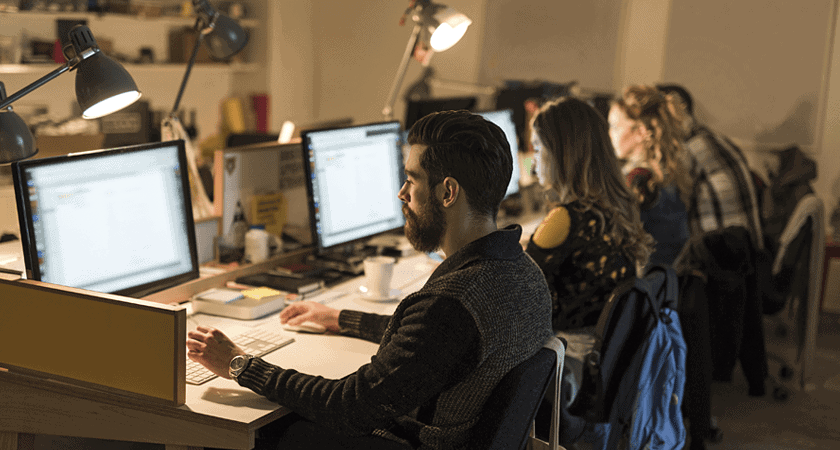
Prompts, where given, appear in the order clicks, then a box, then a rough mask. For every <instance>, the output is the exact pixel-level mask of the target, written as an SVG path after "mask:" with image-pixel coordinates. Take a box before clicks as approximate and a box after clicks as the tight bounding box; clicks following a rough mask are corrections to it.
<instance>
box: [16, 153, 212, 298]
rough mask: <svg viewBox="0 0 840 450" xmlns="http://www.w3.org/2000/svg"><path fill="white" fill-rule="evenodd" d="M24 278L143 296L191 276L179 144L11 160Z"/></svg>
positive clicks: (194, 264) (192, 245)
mask: <svg viewBox="0 0 840 450" xmlns="http://www.w3.org/2000/svg"><path fill="white" fill-rule="evenodd" d="M12 177H13V179H14V185H15V197H16V202H17V209H18V219H19V221H20V231H21V245H22V247H23V253H24V260H25V264H26V269H27V277H28V278H30V279H34V280H40V281H45V282H49V283H54V284H60V285H64V286H70V287H76V288H83V289H88V290H93V291H98V292H105V293H113V294H120V295H126V296H131V297H138V298H139V297H142V296H145V295H148V294H151V293H153V292H157V291H159V290H163V289H165V288H167V287H170V286H173V285H176V284H179V283H183V282H185V281H187V280H191V279H194V278H198V257H197V250H196V240H195V224H194V222H193V215H192V202H191V200H190V188H189V177H188V171H187V159H186V153H185V150H184V141H180V140H179V141H170V142H156V143H152V144H139V145H134V146H127V147H121V148H115V149H110V150H97V151H91V152H84V153H71V154H69V155H65V156H56V157H51V158H44V159H35V160H28V161H20V162H16V163H14V164H12Z"/></svg>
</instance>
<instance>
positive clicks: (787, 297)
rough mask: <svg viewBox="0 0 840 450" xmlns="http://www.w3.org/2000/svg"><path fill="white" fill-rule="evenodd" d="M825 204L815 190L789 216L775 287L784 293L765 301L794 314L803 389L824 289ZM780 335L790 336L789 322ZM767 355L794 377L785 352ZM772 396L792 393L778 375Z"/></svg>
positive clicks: (777, 312) (776, 311)
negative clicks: (770, 300)
mask: <svg viewBox="0 0 840 450" xmlns="http://www.w3.org/2000/svg"><path fill="white" fill-rule="evenodd" d="M823 215H824V205H823V202H822V200H820V199H819V198H818V197H817V196H815V195H813V194H808V195H805V196H803V197H802V198H801V199H800V200H799V201H798V202H797V204H796V207H795V209H794V211H793V213H792V214H791V216H790V218H789V219H788V221H787V223H786V224H785V227H784V229H783V231H782V234H781V237H780V238H779V242H778V250H777V251H776V254H775V255H774V258H773V266H772V270H771V273H772V281H773V283H772V287H773V291H774V292H776V293H777V294H778V295H780V297H778V296H777V297H776V298H773V300H772V303H770V304H768V302H765V313H766V314H768V315H771V316H774V317H776V318H777V319H783V317H779V316H786V317H787V318H788V319H791V318H795V319H796V322H795V325H796V331H797V332H796V336H797V342H796V343H797V356H796V360H797V361H798V362H799V364H800V373H799V375H800V388H801V389H804V388H805V385H806V382H807V379H808V376H809V373H810V370H811V366H812V364H813V360H814V347H815V345H816V335H817V320H818V315H819V303H820V298H821V294H822V292H821V291H822V272H823V271H822V264H823V257H824V252H825V230H824V221H823ZM775 334H776V335H777V336H780V337H784V336H786V335H787V334H788V333H787V324H786V323H785V321H784V320H782V323H781V324H778V325H777V326H776V331H775ZM768 359H769V360H773V361H776V362H779V363H780V365H781V367H780V370H779V378H780V379H781V380H789V379H791V378H793V375H794V371H793V369H792V365H791V364H789V363H787V362H786V361H785V360H784V358H782V357H781V356H780V355H776V354H772V353H768ZM770 381H771V382H772V383H773V384H774V388H773V397H774V398H775V399H776V400H780V401H783V400H786V399H787V398H788V396H789V394H790V392H789V390H788V389H787V388H785V387H784V386H783V385H782V383H781V382H780V380H779V379H777V378H776V377H773V376H770Z"/></svg>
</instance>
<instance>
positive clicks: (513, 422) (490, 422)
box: [469, 337, 565, 450]
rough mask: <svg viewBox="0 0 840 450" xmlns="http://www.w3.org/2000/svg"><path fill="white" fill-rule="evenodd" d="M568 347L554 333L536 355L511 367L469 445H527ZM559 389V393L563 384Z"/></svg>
mask: <svg viewBox="0 0 840 450" xmlns="http://www.w3.org/2000/svg"><path fill="white" fill-rule="evenodd" d="M564 350H565V346H564V345H563V343H562V342H561V341H560V340H559V339H557V338H555V337H552V338H551V339H549V341H548V342H547V343H546V344H545V345H544V346H543V348H541V349H540V350H539V351H538V352H537V353H536V354H535V355H534V356H532V357H531V358H529V359H527V360H525V361H523V362H522V363H520V364H519V365H518V366H516V367H514V368H513V369H511V370H510V372H508V373H507V374H506V375H505V376H504V377H503V378H502V380H501V381H500V382H499V384H498V385H496V387H495V388H494V389H493V392H492V393H491V394H490V397H489V398H488V399H487V403H486V404H485V405H484V410H483V411H482V413H481V417H480V418H479V420H478V423H477V424H476V425H475V427H474V428H473V433H472V434H473V438H472V440H471V442H470V445H469V448H473V449H483V450H484V449H486V450H502V449H505V450H510V449H519V450H521V449H523V448H525V444H526V443H527V442H528V436H529V432H531V430H532V429H533V424H534V417H535V416H536V414H537V409H538V408H539V406H540V403H541V402H542V399H543V397H544V396H545V393H546V391H547V390H548V387H549V385H550V384H552V383H555V384H557V383H556V380H558V379H559V377H558V376H557V375H558V374H559V373H560V370H562V369H561V367H562V364H563V356H564ZM556 391H557V392H558V393H559V384H557V386H556ZM555 423H556V420H555ZM554 435H555V436H556V432H555V434H554ZM555 442H556V440H555ZM555 448H556V447H555Z"/></svg>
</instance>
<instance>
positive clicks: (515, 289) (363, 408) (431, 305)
mask: <svg viewBox="0 0 840 450" xmlns="http://www.w3.org/2000/svg"><path fill="white" fill-rule="evenodd" d="M408 141H409V144H411V150H410V151H409V156H408V158H407V161H406V163H405V174H406V182H405V184H404V185H403V187H402V189H401V190H400V193H399V198H400V200H402V201H403V203H404V205H403V213H404V214H405V216H406V225H405V234H406V236H407V238H408V240H409V242H410V243H411V244H412V245H413V246H414V247H415V248H416V249H417V250H418V251H423V252H430V251H435V250H438V249H440V250H441V251H442V252H443V253H444V255H445V256H446V258H445V260H444V261H443V262H442V263H441V264H440V265H439V266H438V267H437V269H435V271H434V273H433V274H432V275H431V277H430V278H429V280H428V282H426V284H425V285H424V286H423V288H421V289H420V290H419V291H418V292H415V293H413V294H410V295H408V296H407V297H406V298H405V299H403V300H402V301H401V302H400V304H399V305H398V307H397V309H396V311H395V313H394V314H393V315H392V316H382V315H377V314H367V313H362V312H359V311H352V310H341V311H339V310H336V309H333V308H330V307H327V306H324V305H321V304H319V303H315V302H300V303H294V304H292V305H290V306H288V307H287V308H286V309H284V310H283V312H282V313H281V314H280V319H281V322H283V323H289V324H292V325H295V324H299V323H302V322H304V321H314V322H318V323H320V324H322V325H324V326H325V327H326V328H327V330H329V331H332V332H334V333H340V334H343V335H348V336H354V337H358V338H361V339H366V340H369V341H373V342H377V343H379V345H380V346H379V350H378V351H377V353H376V355H375V356H374V357H373V358H371V362H370V364H366V365H364V366H362V367H361V368H359V370H358V371H356V372H355V373H353V374H351V375H349V376H347V377H345V378H342V379H339V380H328V379H324V378H321V377H315V376H311V375H305V374H302V373H299V372H297V371H295V370H291V369H284V368H282V367H278V366H275V365H272V364H269V363H267V362H265V361H263V360H262V359H261V358H258V357H251V356H249V355H244V352H243V351H242V350H241V349H239V348H238V347H237V346H236V345H235V344H233V343H232V342H230V340H229V339H227V337H225V335H224V334H223V333H222V332H221V331H219V330H216V329H213V328H207V327H198V328H197V329H196V330H195V331H190V332H189V335H188V336H189V339H188V342H187V346H188V348H189V353H188V354H189V357H190V358H192V359H193V360H195V361H198V362H200V363H202V364H204V365H205V366H206V367H208V368H209V369H210V370H211V371H213V372H214V373H216V374H217V375H219V376H222V377H225V378H230V376H229V375H228V371H229V366H230V364H231V362H232V360H233V359H234V358H238V359H239V361H242V359H243V358H244V359H245V360H246V366H245V369H244V370H241V371H240V372H239V373H238V374H237V376H236V377H235V381H236V382H237V383H239V384H240V385H241V386H245V387H248V388H250V389H252V390H253V391H254V392H256V393H258V394H261V395H264V396H265V397H267V398H268V399H269V400H272V401H275V402H277V403H279V404H281V405H283V406H286V407H288V408H290V409H291V410H293V411H294V412H295V414H290V415H288V416H286V417H284V418H283V419H280V420H279V421H278V422H277V423H275V424H272V425H270V426H269V427H268V428H269V429H270V432H268V431H267V432H266V433H263V436H264V437H265V438H263V439H259V440H258V442H257V444H258V447H268V448H283V449H287V448H319V449H322V448H360V449H361V448H364V449H401V450H405V449H414V448H424V449H426V448H428V449H442V448H447V449H448V448H461V447H464V446H465V445H466V444H467V443H468V442H469V441H470V439H472V437H473V436H472V435H471V432H472V428H473V426H474V425H475V423H476V422H477V420H478V418H479V414H480V413H481V411H482V408H483V406H484V403H485V401H486V400H487V398H488V396H489V395H490V392H491V391H492V390H493V388H494V387H495V386H496V384H498V382H499V380H501V378H502V377H503V376H504V375H505V374H506V373H507V372H508V371H509V370H510V369H512V368H513V367H515V366H516V365H518V364H519V363H521V362H522V361H524V360H526V359H528V358H530V357H531V356H532V355H534V354H535V353H536V352H537V350H539V349H540V348H541V347H542V345H543V343H544V342H545V341H546V340H547V339H548V338H549V337H551V336H552V334H553V333H552V329H551V297H550V294H549V290H548V286H547V284H546V281H545V278H544V277H543V274H542V272H541V271H540V269H539V267H538V266H537V265H536V263H534V261H533V260H532V259H531V258H530V257H529V256H528V255H527V254H526V253H525V252H524V251H523V250H522V247H521V245H520V244H519V238H520V235H521V233H522V229H521V228H520V227H519V226H518V225H512V226H510V227H508V228H505V229H501V230H500V229H498V228H497V226H496V214H497V212H498V209H499V204H500V203H501V201H502V198H503V197H504V195H505V190H506V188H507V185H508V182H509V180H510V176H511V172H512V170H513V169H512V168H513V161H512V159H511V153H510V147H509V144H508V142H507V140H506V139H505V135H504V133H503V132H502V130H501V129H500V128H499V127H498V126H496V125H494V124H493V123H491V122H489V121H487V120H485V119H483V118H482V117H481V116H479V115H476V114H472V113H470V112H467V111H448V112H442V113H434V114H431V115H429V116H426V117H424V118H422V119H420V120H419V121H418V122H417V123H415V125H414V126H413V127H412V128H411V130H410V132H409V136H408ZM239 367H241V365H239Z"/></svg>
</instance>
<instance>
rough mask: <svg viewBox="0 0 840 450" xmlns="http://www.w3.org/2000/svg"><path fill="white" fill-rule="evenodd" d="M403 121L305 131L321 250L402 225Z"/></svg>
mask: <svg viewBox="0 0 840 450" xmlns="http://www.w3.org/2000/svg"><path fill="white" fill-rule="evenodd" d="M400 131H401V127H400V124H399V122H396V121H393V122H383V123H374V124H366V125H358V126H352V127H344V128H327V129H321V130H307V131H303V132H302V133H301V140H302V143H303V154H304V166H305V168H306V172H307V173H306V178H307V191H308V194H309V203H310V221H311V226H312V235H313V238H314V240H315V242H316V243H317V245H318V248H319V250H325V249H330V248H339V247H341V246H344V245H347V244H350V243H352V242H354V241H359V240H361V239H364V238H368V237H372V236H374V235H376V234H379V233H382V232H385V231H390V230H393V229H396V228H400V227H402V226H403V225H404V224H405V217H404V216H403V214H402V209H401V206H402V202H401V201H400V200H399V198H397V195H398V193H399V191H400V188H401V186H402V180H403V177H402V173H403V162H402V152H401V147H400V142H401V141H400V134H401V133H400Z"/></svg>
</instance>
